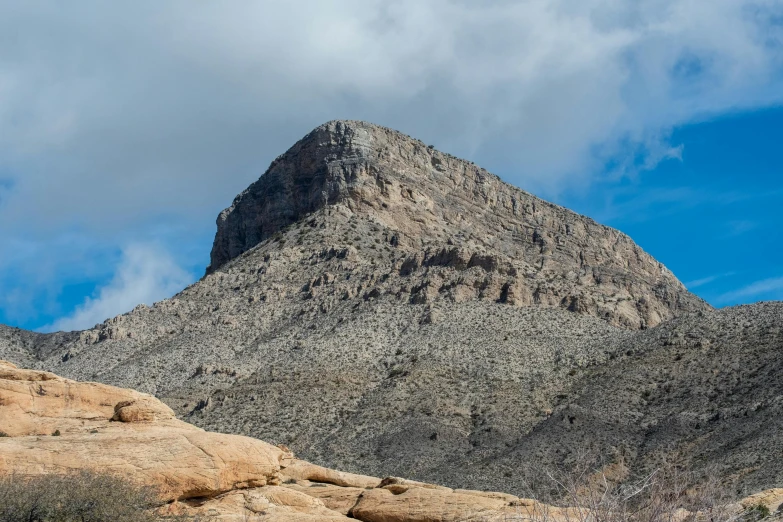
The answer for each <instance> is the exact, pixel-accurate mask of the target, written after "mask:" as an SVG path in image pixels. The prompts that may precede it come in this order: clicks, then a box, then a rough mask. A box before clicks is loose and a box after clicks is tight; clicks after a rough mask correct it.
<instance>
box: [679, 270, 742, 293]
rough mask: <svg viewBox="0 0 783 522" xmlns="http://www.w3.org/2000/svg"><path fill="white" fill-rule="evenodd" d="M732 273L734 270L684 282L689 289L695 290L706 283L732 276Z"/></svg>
mask: <svg viewBox="0 0 783 522" xmlns="http://www.w3.org/2000/svg"><path fill="white" fill-rule="evenodd" d="M732 275H734V272H726V273H723V274H716V275H711V276H707V277H702V278H700V279H695V280H693V281H688V282H687V283H684V284H685V287H686V288H688V290H693V289H694V288H699V287H700V286H705V285H708V284H710V283H714V282H715V281H717V280H718V279H723V278H724V277H729V276H732Z"/></svg>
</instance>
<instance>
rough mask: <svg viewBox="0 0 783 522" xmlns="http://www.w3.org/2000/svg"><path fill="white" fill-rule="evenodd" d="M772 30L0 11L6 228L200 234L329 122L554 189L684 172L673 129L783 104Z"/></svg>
mask: <svg viewBox="0 0 783 522" xmlns="http://www.w3.org/2000/svg"><path fill="white" fill-rule="evenodd" d="M781 14H783V4H782V3H781V2H780V1H779V0H778V1H770V0H766V1H761V0H712V1H709V2H707V1H704V0H641V1H638V2H629V1H627V0H526V1H512V0H502V1H501V0H497V1H489V2H468V1H457V0H432V1H429V2H421V1H419V0H400V1H398V2H393V3H389V2H387V1H382V0H340V1H331V2H315V1H304V0H300V1H292V2H275V1H237V2H232V3H231V4H230V5H226V4H225V3H210V2H202V3H198V4H195V5H194V4H193V3H192V2H186V1H176V0H173V1H171V2H166V3H165V4H161V3H159V2H152V1H140V2H133V3H124V4H117V3H104V2H80V3H78V4H73V3H67V4H66V3H58V2H23V3H18V2H0V34H4V35H6V36H5V38H4V39H3V40H2V41H1V42H0V43H2V46H0V92H2V96H0V146H2V148H3V149H4V150H6V151H10V153H9V154H8V155H7V156H5V157H4V158H3V160H2V161H5V162H7V165H6V167H7V168H8V170H10V171H11V172H12V173H14V174H15V176H16V178H17V180H16V181H17V185H16V186H15V188H14V194H15V197H10V198H7V199H8V203H7V204H6V205H5V212H6V215H8V216H12V215H18V214H19V213H21V212H22V210H23V208H24V207H25V206H26V205H29V204H31V202H32V203H34V204H36V205H38V206H39V208H42V209H44V211H43V212H41V214H40V215H39V216H34V219H35V220H36V221H39V222H41V224H42V226H43V223H44V222H45V221H46V220H47V219H51V217H52V216H53V215H56V216H63V215H67V216H69V217H70V219H74V220H79V223H80V224H83V225H84V226H87V227H93V228H95V227H98V228H100V227H106V226H114V225H115V224H118V223H119V224H122V225H127V224H128V223H136V222H138V220H139V214H140V210H143V211H159V209H161V208H164V207H165V208H167V210H168V211H170V212H171V213H174V214H177V215H182V214H187V215H189V216H193V215H198V216H203V213H204V212H206V209H208V210H209V212H210V214H209V216H210V220H211V219H212V217H213V215H214V213H215V210H216V209H218V208H219V207H222V206H225V205H227V204H228V202H230V200H231V199H232V197H233V196H234V195H235V194H236V193H237V192H238V191H239V190H241V189H243V188H244V186H245V185H246V184H247V183H248V182H249V181H251V180H252V179H254V178H255V177H257V175H258V174H259V173H260V172H261V171H262V170H263V168H264V167H265V164H266V163H267V162H268V161H269V160H271V159H272V158H273V157H275V156H276V155H277V154H279V153H280V152H282V151H283V150H284V148H285V147H287V146H288V145H290V144H291V143H292V142H293V141H294V140H295V139H297V138H298V137H301V136H302V135H303V134H304V133H305V132H307V131H308V130H309V129H310V128H312V127H314V126H315V125H317V124H319V123H322V122H323V121H325V120H327V119H331V118H343V117H351V118H362V119H368V120H372V121H376V122H378V123H382V124H387V125H389V126H393V127H398V128H400V129H401V130H403V131H405V132H408V133H409V134H414V135H417V136H418V137H421V138H422V139H424V140H426V141H428V142H433V143H435V144H436V145H438V146H441V147H443V148H446V149H448V150H449V151H450V152H453V153H456V154H458V155H467V156H471V159H474V160H478V161H479V162H480V163H482V164H486V165H487V166H489V167H491V168H492V169H494V170H496V171H500V173H501V174H504V175H505V176H506V178H507V179H509V180H511V181H513V182H516V183H519V184H522V185H523V186H526V187H533V188H538V189H540V190H544V191H550V192H551V191H556V190H558V188H559V187H562V186H564V185H565V184H567V183H573V182H575V181H577V182H589V180H590V179H591V176H592V175H594V174H595V173H596V171H598V170H600V168H601V167H602V166H603V163H604V160H605V159H606V156H607V155H618V154H619V155H620V156H621V158H622V159H624V158H628V157H634V156H635V155H641V156H642V158H640V161H638V165H637V166H638V167H641V168H645V167H650V166H651V165H653V164H654V163H655V162H657V161H660V160H663V159H665V158H669V157H677V155H678V154H679V149H678V148H677V144H669V143H668V142H667V138H666V137H667V135H668V131H669V129H671V127H672V126H676V125H679V124H683V123H688V122H691V121H696V120H700V119H703V118H705V117H709V116H712V115H716V114H721V113H725V112H727V111H736V110H742V109H752V108H758V107H763V106H767V105H770V104H777V103H780V102H782V101H783V89H781V75H780V72H781V68H782V66H783V61H782V60H783V59H782V58H781V57H782V56H783V53H781V49H782V47H781V43H780V42H781V26H780V24H779V22H777V21H776V20H779V19H780V15H781ZM622 164H623V163H622V162H621V165H622ZM44 181H45V183H43V182H44ZM107 209H110V210H111V213H110V215H108V216H106V217H105V218H104V219H101V220H98V219H94V218H95V216H96V215H100V213H104V214H106V212H105V211H106V210H107Z"/></svg>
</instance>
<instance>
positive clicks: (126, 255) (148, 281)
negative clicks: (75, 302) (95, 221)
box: [42, 245, 192, 332]
mask: <svg viewBox="0 0 783 522" xmlns="http://www.w3.org/2000/svg"><path fill="white" fill-rule="evenodd" d="M191 279H192V276H191V275H190V274H189V273H187V272H186V271H185V270H183V269H182V268H180V267H179V266H177V264H176V263H175V262H174V260H173V259H172V258H171V256H170V255H169V254H168V252H166V251H165V250H163V249H162V248H160V247H157V246H152V245H130V246H128V247H127V248H126V249H125V250H124V251H123V253H122V261H121V262H120V264H119V266H118V267H117V269H116V272H115V275H114V278H113V279H112V280H111V282H110V283H109V284H108V285H106V286H104V287H102V288H100V289H99V290H98V291H97V292H96V295H95V296H94V297H88V298H87V299H86V300H85V301H84V303H83V304H81V305H80V306H78V307H77V308H76V310H75V311H74V312H73V313H72V314H70V315H68V316H67V317H63V318H61V319H58V320H57V321H55V322H54V323H53V324H51V325H49V326H46V327H44V328H42V331H47V332H53V331H58V330H63V331H71V330H84V329H87V328H91V327H93V326H94V325H96V324H98V323H101V322H103V321H104V320H106V319H108V318H110V317H113V316H115V315H118V314H121V313H123V312H127V311H128V310H131V309H132V308H134V307H135V306H136V305H138V304H141V303H144V304H147V305H151V304H153V303H154V302H155V301H159V300H161V299H164V298H167V297H171V296H172V295H174V294H175V293H176V292H179V291H180V290H182V289H183V288H184V287H185V286H186V285H187V284H188V283H190V282H191Z"/></svg>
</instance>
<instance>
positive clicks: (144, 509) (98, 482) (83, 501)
mask: <svg viewBox="0 0 783 522" xmlns="http://www.w3.org/2000/svg"><path fill="white" fill-rule="evenodd" d="M156 504H157V503H156V495H155V491H154V490H153V489H151V488H147V487H141V486H138V485H136V484H134V483H132V482H130V481H128V480H125V479H122V478H120V477H117V476H115V475H109V474H100V473H94V472H89V471H80V472H76V473H71V474H66V475H56V474H52V475H42V476H19V475H12V476H6V477H0V522H142V521H149V520H154V519H155V517H154V516H152V515H151V511H150V510H151V509H153V508H154V507H155V506H156Z"/></svg>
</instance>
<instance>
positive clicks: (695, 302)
mask: <svg viewBox="0 0 783 522" xmlns="http://www.w3.org/2000/svg"><path fill="white" fill-rule="evenodd" d="M329 209H334V210H336V211H337V212H336V213H341V214H342V215H350V216H354V217H359V218H365V219H369V220H371V221H372V222H373V223H376V224H378V225H379V226H381V227H382V228H383V229H384V231H385V232H384V242H387V244H391V245H392V246H394V247H395V249H397V250H398V251H401V252H402V253H403V254H404V255H405V256H407V260H406V261H405V263H404V265H403V267H402V268H401V271H400V273H401V274H403V275H406V274H410V273H413V272H415V271H416V270H427V268H429V267H431V266H441V267H442V266H447V267H450V268H453V269H454V270H456V271H463V270H465V269H468V268H472V267H474V266H478V267H480V268H483V269H484V270H485V271H487V272H492V273H493V274H498V275H499V276H502V277H505V278H506V279H504V280H502V281H499V282H498V284H497V285H495V286H497V288H498V290H497V292H494V293H497V294H498V295H494V293H493V292H489V293H488V292H483V293H482V295H484V296H491V297H492V298H494V299H496V300H498V301H500V302H510V303H512V304H520V305H544V306H559V307H564V308H568V309H569V310H572V311H575V312H580V313H587V314H590V315H597V316H601V317H604V318H607V319H609V320H610V322H613V323H615V324H618V325H622V326H625V327H631V328H639V327H642V328H643V327H647V326H652V325H655V324H658V323H659V322H661V321H662V320H665V319H667V318H669V317H671V316H672V315H674V314H675V313H676V312H677V311H678V310H695V309H703V308H707V305H706V304H705V303H704V302H702V301H701V300H699V299H698V298H696V297H695V296H693V295H692V294H690V293H688V292H687V290H686V289H685V288H684V286H683V285H682V284H681V283H680V282H679V281H678V280H677V279H676V278H675V277H674V275H673V274H672V273H671V272H670V271H669V270H668V269H666V267H664V266H663V265H662V264H661V263H659V262H658V261H656V260H655V259H653V258H652V257H651V256H650V255H648V254H647V253H645V252H644V251H643V250H642V249H641V248H640V247H639V246H637V245H636V244H635V243H634V242H633V241H632V240H631V239H630V238H628V237H627V236H626V235H625V234H623V233H621V232H619V231H617V230H614V229H612V228H609V227H606V226H603V225H600V224H598V223H596V222H595V221H593V220H592V219H590V218H587V217H585V216H581V215H579V214H576V213H575V212H572V211H570V210H568V209H565V208H563V207H560V206H558V205H554V204H552V203H548V202H546V201H544V200H542V199H540V198H537V197H535V196H533V195H531V194H529V193H527V192H524V191H522V190H520V189H518V188H516V187H513V186H511V185H509V184H507V183H505V182H503V181H502V180H500V178H498V177H497V176H495V175H493V174H491V173H489V172H487V171H486V170H484V169H482V168H480V167H478V166H476V165H475V164H473V163H471V162H469V161H465V160H461V159H458V158H455V157H453V156H451V155H449V154H445V153H442V152H439V151H437V150H435V149H434V148H432V147H430V146H427V145H425V144H424V143H423V142H421V141H419V140H416V139H413V138H411V137H409V136H406V135H404V134H402V133H400V132H397V131H394V130H391V129H387V128H385V127H380V126H377V125H373V124H370V123H365V122H358V121H332V122H328V123H326V124H324V125H321V126H320V127H318V128H316V129H315V130H313V131H312V132H310V133H309V134H308V135H307V136H305V137H304V138H303V139H302V140H300V141H299V142H298V143H296V144H295V145H294V146H293V147H291V149H289V150H288V151H287V152H286V153H285V154H283V155H282V156H280V157H278V158H277V159H276V160H275V161H273V162H272V164H271V166H270V167H269V169H268V170H267V171H266V173H264V175H263V176H261V178H259V180H258V181H256V182H255V183H253V184H252V185H250V187H248V188H247V190H245V191H244V192H242V193H241V194H240V195H239V196H237V197H236V199H235V200H234V202H233V203H232V205H231V206H230V207H229V208H227V209H225V210H224V211H223V212H221V213H220V216H219V217H218V219H217V226H218V231H217V235H216V236H215V241H214V245H213V248H212V253H211V264H210V267H209V268H208V269H207V272H208V273H211V272H214V271H215V270H217V269H219V268H220V267H221V266H223V265H224V264H225V263H227V262H228V261H230V260H232V259H234V258H236V257H238V256H240V255H241V254H243V253H244V252H246V251H247V250H249V249H251V248H253V247H255V246H256V245H258V244H259V243H262V242H264V241H265V240H267V239H269V238H270V237H273V236H274V235H275V234H276V233H279V232H280V231H281V230H282V229H284V228H286V227H288V226H289V225H292V224H294V223H297V222H298V221H300V220H302V219H303V218H305V217H306V216H308V215H310V214H313V213H315V212H316V211H326V212H327V214H328V213H329ZM332 221H333V222H332V228H339V227H340V226H342V225H343V223H344V220H343V221H339V220H332ZM327 228H328V227H327ZM452 283H453V281H452ZM437 284H438V286H436V287H433V286H432V285H431V287H430V291H431V292H432V293H433V295H434V294H435V293H437V292H439V290H440V289H441V288H442V287H443V286H444V284H445V285H446V286H448V283H444V282H443V281H439V282H437ZM477 284H484V283H477Z"/></svg>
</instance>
